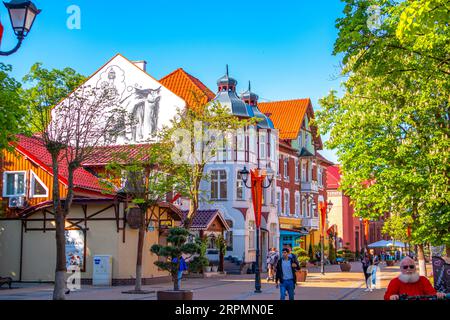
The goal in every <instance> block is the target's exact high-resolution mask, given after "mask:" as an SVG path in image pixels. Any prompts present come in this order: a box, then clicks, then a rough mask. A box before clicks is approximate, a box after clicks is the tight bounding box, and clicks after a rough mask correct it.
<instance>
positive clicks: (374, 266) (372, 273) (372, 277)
mask: <svg viewBox="0 0 450 320" xmlns="http://www.w3.org/2000/svg"><path fill="white" fill-rule="evenodd" d="M379 263H380V258H379V257H378V255H374V256H373V258H372V265H371V266H369V268H368V269H367V272H368V274H370V281H369V282H370V289H371V290H370V291H372V290H373V289H374V288H375V286H376V283H377V272H378V265H379Z"/></svg>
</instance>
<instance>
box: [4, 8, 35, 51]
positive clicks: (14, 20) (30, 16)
mask: <svg viewBox="0 0 450 320" xmlns="http://www.w3.org/2000/svg"><path fill="white" fill-rule="evenodd" d="M3 3H4V5H5V7H6V8H7V9H8V11H9V18H10V20H11V25H12V28H13V30H14V33H15V35H16V37H17V41H18V42H17V45H16V46H15V47H14V48H13V49H12V50H9V51H0V56H9V55H11V54H13V53H14V52H16V51H17V50H19V48H20V46H21V45H22V41H23V39H25V37H26V36H27V35H28V33H29V32H30V30H31V27H32V26H33V23H34V20H35V19H36V16H37V15H38V14H39V13H40V12H41V10H39V9H37V8H36V6H35V5H34V3H33V2H31V1H23V0H12V1H11V2H8V3H7V2H3ZM0 27H1V25H0ZM1 38H2V30H1V29H0V42H1Z"/></svg>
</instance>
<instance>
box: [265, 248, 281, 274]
mask: <svg viewBox="0 0 450 320" xmlns="http://www.w3.org/2000/svg"><path fill="white" fill-rule="evenodd" d="M278 259H279V256H278V252H277V249H276V248H270V251H269V252H268V253H267V258H266V263H267V281H275V270H276V266H277V263H278Z"/></svg>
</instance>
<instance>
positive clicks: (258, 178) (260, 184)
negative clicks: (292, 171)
mask: <svg viewBox="0 0 450 320" xmlns="http://www.w3.org/2000/svg"><path fill="white" fill-rule="evenodd" d="M239 173H240V174H241V176H242V181H243V182H244V184H245V186H246V187H247V188H250V189H251V191H252V202H253V211H254V212H255V223H256V266H255V292H256V293H260V292H261V274H260V270H259V247H260V244H259V242H260V241H259V235H260V232H261V207H262V189H266V188H269V187H270V185H271V184H272V181H273V170H272V169H271V168H267V169H260V168H257V169H251V170H250V172H249V171H248V170H247V168H246V167H244V169H243V170H240V171H239ZM249 173H250V178H251V179H250V180H251V184H250V186H248V185H247V181H248V174H249ZM266 178H267V183H266V184H264V181H265V180H266Z"/></svg>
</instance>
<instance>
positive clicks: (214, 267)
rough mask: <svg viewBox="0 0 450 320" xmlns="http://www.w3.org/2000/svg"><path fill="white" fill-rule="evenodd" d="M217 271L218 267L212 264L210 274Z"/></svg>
mask: <svg viewBox="0 0 450 320" xmlns="http://www.w3.org/2000/svg"><path fill="white" fill-rule="evenodd" d="M217 271H219V266H218V265H214V264H213V265H212V266H211V272H217Z"/></svg>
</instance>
